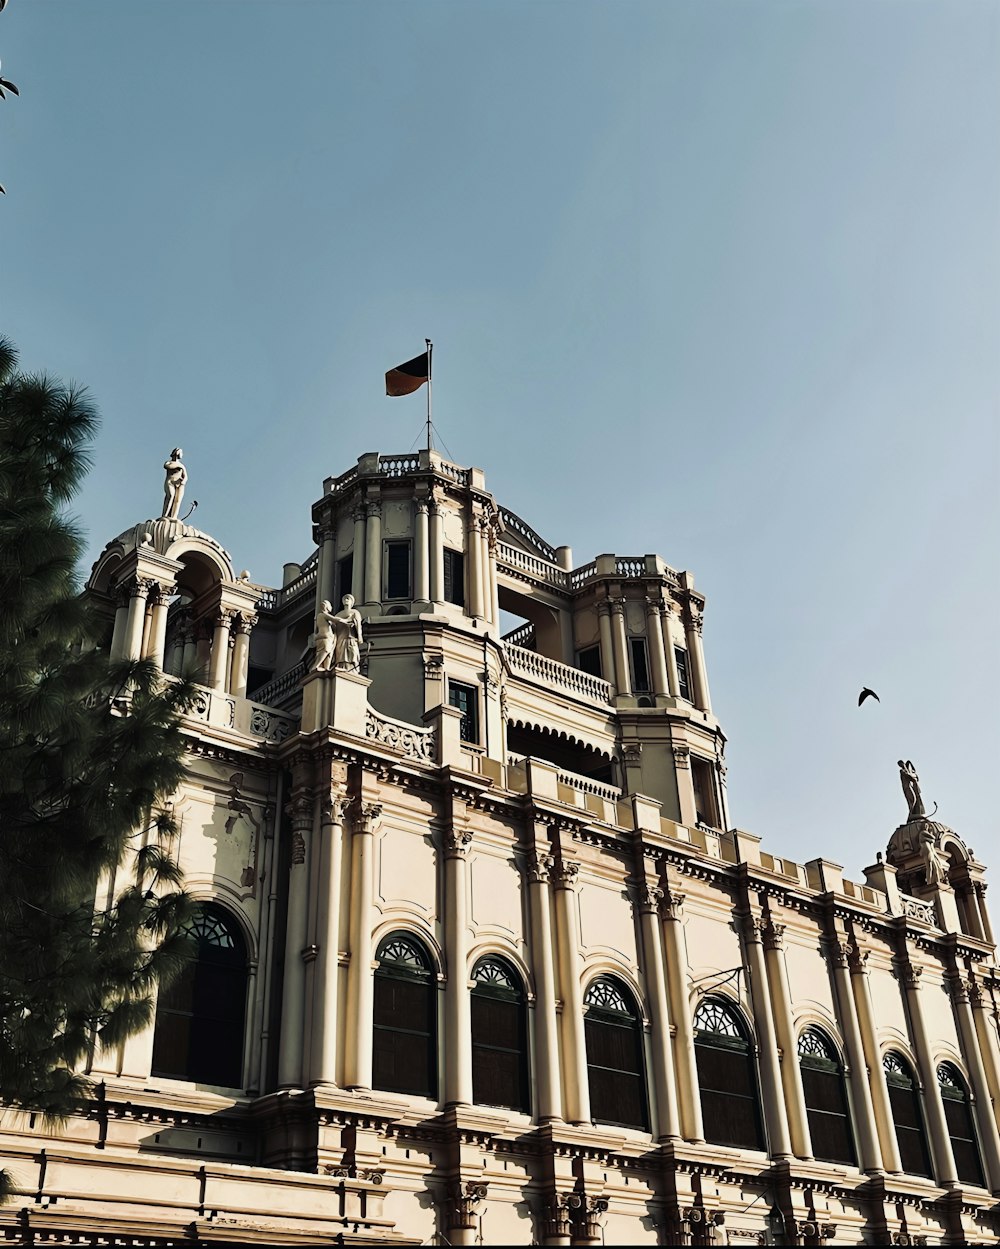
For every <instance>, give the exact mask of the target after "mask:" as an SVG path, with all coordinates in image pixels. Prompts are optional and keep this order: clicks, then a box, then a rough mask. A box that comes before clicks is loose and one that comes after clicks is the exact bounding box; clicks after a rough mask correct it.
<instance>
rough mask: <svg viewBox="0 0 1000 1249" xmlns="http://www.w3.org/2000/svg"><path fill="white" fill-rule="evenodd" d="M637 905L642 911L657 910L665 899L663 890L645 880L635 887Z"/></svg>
mask: <svg viewBox="0 0 1000 1249" xmlns="http://www.w3.org/2000/svg"><path fill="white" fill-rule="evenodd" d="M634 897H635V905H636V906H637V907H638V908H639V909H640V910H642V911H656V910H658V909H659V906H660V903H661V902H662V901H663V890H662V889H660V888H659V886H657V885H651V884H650V883H649V882H648V881H643V882H642V883H640V884H638V885H636V886H635V888H634Z"/></svg>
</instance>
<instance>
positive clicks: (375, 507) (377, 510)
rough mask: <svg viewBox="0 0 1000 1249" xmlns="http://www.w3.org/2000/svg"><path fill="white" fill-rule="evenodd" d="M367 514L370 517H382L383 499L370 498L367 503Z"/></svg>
mask: <svg viewBox="0 0 1000 1249" xmlns="http://www.w3.org/2000/svg"><path fill="white" fill-rule="evenodd" d="M365 515H366V516H367V517H368V518H369V519H370V520H372V519H376V518H380V517H381V515H382V500H381V499H369V500H368V501H367V502H366V503H365Z"/></svg>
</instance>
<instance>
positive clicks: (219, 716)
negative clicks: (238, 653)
mask: <svg viewBox="0 0 1000 1249" xmlns="http://www.w3.org/2000/svg"><path fill="white" fill-rule="evenodd" d="M184 718H185V719H186V720H187V721H188V722H194V723H198V722H200V723H202V724H209V725H212V726H213V727H215V728H221V729H231V730H232V731H233V732H236V733H246V734H248V735H249V736H250V737H256V738H259V739H260V740H261V741H264V742H281V741H284V740H285V738H286V737H287V736H288V735H289V733H291V732H293V731H294V729H295V725H296V721H295V719H294V718H293V717H292V716H288V715H284V714H283V713H282V712H280V711H275V710H274V708H273V707H268V706H265V705H264V704H262V703H258V702H256V701H254V702H250V701H249V700H248V699H246V698H237V697H236V696H235V695H233V694H225V693H223V692H222V691H221V690H210V689H205V688H204V687H202V688H201V689H199V690H198V692H197V693H196V695H195V700H194V705H193V706H192V707H191V709H190V711H188V712H187V714H186V715H185V717H184Z"/></svg>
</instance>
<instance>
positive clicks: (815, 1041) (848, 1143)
mask: <svg viewBox="0 0 1000 1249" xmlns="http://www.w3.org/2000/svg"><path fill="white" fill-rule="evenodd" d="M798 1051H799V1068H800V1070H801V1073H802V1093H803V1095H804V1097H805V1103H806V1118H807V1119H808V1122H809V1136H810V1139H811V1141H812V1151H813V1156H814V1157H816V1158H818V1159H820V1161H822V1162H841V1163H846V1164H847V1165H848V1166H854V1165H856V1159H857V1155H856V1153H855V1149H854V1132H853V1130H852V1128H851V1115H850V1109H849V1106H848V1102H847V1088H846V1085H845V1083H844V1068H843V1065H842V1063H841V1061H840V1059H839V1057H838V1055H837V1051H836V1049H835V1048H834V1045H833V1042H832V1041H831V1040H830V1039H829V1037H827V1036H826V1034H825V1033H824V1032H822V1031H821V1030H820V1029H819V1028H807V1029H806V1030H805V1032H803V1033H802V1034H801V1036H800V1037H799V1043H798Z"/></svg>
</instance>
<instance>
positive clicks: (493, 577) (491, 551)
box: [486, 524, 573, 663]
mask: <svg viewBox="0 0 1000 1249" xmlns="http://www.w3.org/2000/svg"><path fill="white" fill-rule="evenodd" d="M486 570H487V572H488V574H489V576H488V578H487V581H488V583H489V589H490V620H492V622H493V623H494V624H495V625H499V624H500V587H499V586H498V585H497V530H496V525H494V524H491V525H490V532H489V537H488V540H487V543H486ZM566 662H567V663H572V662H573V660H572V657H571V658H570V659H568V660H567V661H566Z"/></svg>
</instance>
